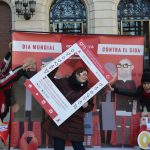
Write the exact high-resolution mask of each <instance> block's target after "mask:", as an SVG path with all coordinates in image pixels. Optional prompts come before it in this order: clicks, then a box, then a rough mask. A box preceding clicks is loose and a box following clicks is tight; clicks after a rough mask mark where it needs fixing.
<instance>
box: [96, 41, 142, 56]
mask: <svg viewBox="0 0 150 150" xmlns="http://www.w3.org/2000/svg"><path fill="white" fill-rule="evenodd" d="M143 52H144V46H143V45H119V44H118V45H117V44H98V51H97V53H98V54H104V55H107V54H109V55H140V56H142V55H143Z"/></svg>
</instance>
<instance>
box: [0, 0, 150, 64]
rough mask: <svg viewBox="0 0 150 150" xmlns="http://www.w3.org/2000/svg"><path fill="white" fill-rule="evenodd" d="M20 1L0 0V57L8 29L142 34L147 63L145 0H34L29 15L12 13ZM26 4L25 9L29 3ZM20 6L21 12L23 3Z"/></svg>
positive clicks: (8, 38) (8, 37)
mask: <svg viewBox="0 0 150 150" xmlns="http://www.w3.org/2000/svg"><path fill="white" fill-rule="evenodd" d="M20 1H22V2H24V3H26V2H27V0H0V22H1V24H0V35H2V36H0V45H1V46H0V58H2V57H3V55H4V53H5V52H6V51H8V49H9V42H11V31H12V30H17V31H37V32H58V33H76V34H116V35H117V34H121V35H143V36H145V39H146V40H145V66H150V63H149V55H150V54H149V43H150V38H149V37H150V23H149V18H150V15H149V14H150V7H149V6H150V1H149V0H144V1H143V0H73V1H72V0H42V1H41V0H35V1H36V7H35V12H34V15H33V16H32V15H31V18H30V19H27V18H25V17H24V15H18V14H17V13H16V4H17V3H16V2H20ZM135 6H136V7H135ZM26 8H27V11H28V8H29V3H28V6H27V7H26ZM138 8H141V9H140V11H137V10H139V9H138ZM22 10H23V12H22V13H24V11H25V7H24V6H22Z"/></svg>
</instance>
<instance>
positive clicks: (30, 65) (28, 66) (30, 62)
mask: <svg viewBox="0 0 150 150" xmlns="http://www.w3.org/2000/svg"><path fill="white" fill-rule="evenodd" d="M22 68H23V70H26V71H36V61H35V59H34V58H26V59H25V60H24V64H23V66H22Z"/></svg>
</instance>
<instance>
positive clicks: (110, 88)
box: [107, 83, 114, 92]
mask: <svg viewBox="0 0 150 150" xmlns="http://www.w3.org/2000/svg"><path fill="white" fill-rule="evenodd" d="M107 87H108V88H109V90H110V91H112V92H113V91H114V88H113V87H112V86H111V84H110V83H108V84H107Z"/></svg>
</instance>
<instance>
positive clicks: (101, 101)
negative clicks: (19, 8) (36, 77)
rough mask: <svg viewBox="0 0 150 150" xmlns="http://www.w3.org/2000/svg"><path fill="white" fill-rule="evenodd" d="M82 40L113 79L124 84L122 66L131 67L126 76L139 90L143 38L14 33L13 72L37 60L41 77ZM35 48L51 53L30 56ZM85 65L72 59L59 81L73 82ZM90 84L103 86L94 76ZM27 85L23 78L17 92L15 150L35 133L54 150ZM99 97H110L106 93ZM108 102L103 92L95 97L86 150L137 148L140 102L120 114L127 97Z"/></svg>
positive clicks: (87, 126)
mask: <svg viewBox="0 0 150 150" xmlns="http://www.w3.org/2000/svg"><path fill="white" fill-rule="evenodd" d="M81 38H82V39H83V40H84V41H85V42H86V43H87V45H88V48H90V49H91V51H92V52H93V53H94V54H95V55H96V60H98V62H99V63H100V64H102V65H103V66H104V67H105V68H106V69H107V70H108V71H109V72H110V73H111V75H112V76H116V79H117V78H118V79H120V75H121V74H119V76H118V71H119V70H118V69H119V68H118V67H120V69H121V67H122V65H123V66H124V67H129V68H130V70H129V72H126V73H129V74H128V75H129V77H132V80H134V84H133V85H134V87H138V86H139V84H140V78H141V73H142V69H143V51H144V37H142V36H118V35H65V34H50V33H34V32H29V33H27V32H14V33H13V36H12V39H13V43H14V44H13V53H12V55H13V60H12V65H13V68H14V67H16V66H18V65H21V64H22V63H23V62H24V61H25V60H26V59H27V58H31V57H33V58H34V59H35V60H36V62H37V71H40V70H41V69H42V68H43V67H44V66H45V65H47V64H48V63H49V62H51V61H52V60H54V59H55V58H56V57H58V56H60V55H61V54H62V53H63V52H65V51H66V50H67V49H68V48H70V47H71V46H72V45H73V44H74V43H76V42H77V41H78V40H80V39H81ZM20 43H21V46H20ZM33 43H34V44H36V45H40V46H41V45H43V43H44V44H45V43H46V46H47V44H48V48H49V49H48V51H47V50H45V49H44V47H41V48H40V47H39V49H38V48H37V49H34V51H32V52H31V51H30V44H31V45H32V44H33ZM53 43H55V44H58V45H59V49H56V48H55V44H53ZM22 45H24V46H22ZM128 50H129V51H128ZM130 50H131V52H130ZM121 59H125V60H127V59H129V60H130V61H131V62H132V65H131V64H129V66H128V65H124V64H123V63H124V62H122V61H120V60H121ZM125 64H126V63H125ZM84 65H85V63H84V62H83V60H82V59H81V58H80V57H79V56H77V55H73V56H72V57H71V58H70V59H67V60H66V61H65V62H64V63H63V64H62V65H61V66H60V68H59V71H58V72H57V77H58V78H61V77H65V76H68V75H70V73H71V72H73V70H74V69H76V68H78V67H80V66H84ZM130 65H131V66H130ZM63 68H65V69H63ZM68 73H69V74H68ZM131 75H132V76H131ZM123 76H124V74H123ZM123 76H122V77H123ZM125 77H126V75H125ZM90 78H91V85H94V84H95V83H97V82H98V79H97V77H95V75H94V74H93V73H92V72H90ZM25 82H26V79H25V78H21V79H20V80H19V81H18V82H17V83H16V85H15V86H14V88H15V93H14V99H15V101H16V102H17V103H18V104H19V107H20V109H19V111H18V112H15V113H12V116H13V120H12V125H11V127H12V133H11V148H12V149H17V148H19V143H20V139H21V137H22V135H23V134H24V133H25V132H27V131H28V130H31V131H33V132H34V134H35V135H36V137H37V139H38V143H39V144H38V147H39V148H43V149H44V148H45V149H47V148H49V149H50V148H51V147H53V145H52V141H51V139H50V138H49V137H48V136H47V135H46V133H45V132H43V130H42V123H43V121H44V119H45V112H44V111H43V109H42V107H41V105H40V104H39V103H38V102H37V100H35V98H34V97H32V96H31V94H30V92H29V91H28V90H26V88H25V86H24V83H25ZM100 91H105V89H102V90H100ZM105 96H106V95H102V94H101V92H98V93H97V94H96V96H95V97H94V101H95V107H94V110H93V111H92V112H91V113H88V114H86V115H85V140H84V145H85V147H86V148H89V149H93V150H94V149H96V148H100V147H103V146H107V147H112V146H113V147H114V146H116V147H118V146H120V147H122V145H123V146H129V147H130V146H136V145H137V136H138V131H139V125H140V116H141V113H140V105H139V103H137V101H136V99H131V100H132V101H130V99H129V103H128V104H129V106H130V107H127V105H126V103H124V102H123V103H122V104H123V105H122V106H120V105H119V108H123V109H119V108H118V107H117V105H118V104H117V102H118V101H119V99H122V97H118V95H115V94H114V93H109V92H108V95H107V96H106V97H107V98H106V97H105ZM125 99H126V98H125ZM105 108H109V109H110V111H109V112H107V117H108V118H109V119H106V118H104V117H103V114H104V113H105V112H106V109H105ZM126 108H129V110H126ZM101 110H102V111H101ZM110 114H111V115H110ZM109 121H111V122H112V121H113V123H114V124H113V125H111V124H112V123H111V124H110V122H109ZM66 146H67V147H70V146H71V144H70V143H69V142H67V143H66Z"/></svg>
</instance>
